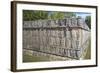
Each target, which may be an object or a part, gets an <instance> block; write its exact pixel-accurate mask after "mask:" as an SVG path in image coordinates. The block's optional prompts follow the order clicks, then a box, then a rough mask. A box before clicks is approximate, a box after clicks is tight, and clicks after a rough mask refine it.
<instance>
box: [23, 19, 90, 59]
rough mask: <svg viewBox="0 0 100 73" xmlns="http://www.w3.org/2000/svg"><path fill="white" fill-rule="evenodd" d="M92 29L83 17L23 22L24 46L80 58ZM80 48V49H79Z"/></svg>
mask: <svg viewBox="0 0 100 73" xmlns="http://www.w3.org/2000/svg"><path fill="white" fill-rule="evenodd" d="M89 37H90V29H89V28H88V26H87V25H86V23H85V22H84V20H83V19H76V18H66V19H59V20H37V21H24V22H23V48H26V49H31V50H35V51H41V52H46V53H51V54H56V55H59V56H64V57H70V58H76V59H79V58H80V55H81V54H82V51H83V50H82V49H84V47H85V48H86V47H87V45H88V44H85V45H84V47H82V45H83V44H84V43H85V42H86V41H87V40H88V39H89ZM77 50H79V51H77Z"/></svg>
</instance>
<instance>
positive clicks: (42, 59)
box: [23, 54, 49, 62]
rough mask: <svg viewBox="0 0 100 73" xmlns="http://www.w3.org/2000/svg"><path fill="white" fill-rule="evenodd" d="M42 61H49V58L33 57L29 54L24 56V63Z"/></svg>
mask: <svg viewBox="0 0 100 73" xmlns="http://www.w3.org/2000/svg"><path fill="white" fill-rule="evenodd" d="M40 61H49V58H47V57H44V56H40V57H37V56H31V55H28V54H24V55H23V62H40Z"/></svg>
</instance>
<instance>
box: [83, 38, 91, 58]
mask: <svg viewBox="0 0 100 73" xmlns="http://www.w3.org/2000/svg"><path fill="white" fill-rule="evenodd" d="M87 49H88V50H87V53H86V55H85V57H84V59H91V40H89V46H88V48H87Z"/></svg>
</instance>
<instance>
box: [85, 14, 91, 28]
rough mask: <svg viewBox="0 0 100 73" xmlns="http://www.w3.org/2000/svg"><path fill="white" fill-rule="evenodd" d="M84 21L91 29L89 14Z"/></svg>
mask: <svg viewBox="0 0 100 73" xmlns="http://www.w3.org/2000/svg"><path fill="white" fill-rule="evenodd" d="M85 22H86V24H87V25H88V27H89V28H90V29H91V16H86V18H85Z"/></svg>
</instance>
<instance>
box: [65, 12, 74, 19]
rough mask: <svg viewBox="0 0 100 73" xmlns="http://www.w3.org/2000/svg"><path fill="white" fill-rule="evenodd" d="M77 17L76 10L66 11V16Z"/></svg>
mask: <svg viewBox="0 0 100 73" xmlns="http://www.w3.org/2000/svg"><path fill="white" fill-rule="evenodd" d="M71 17H76V13H74V12H65V18H71Z"/></svg>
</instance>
